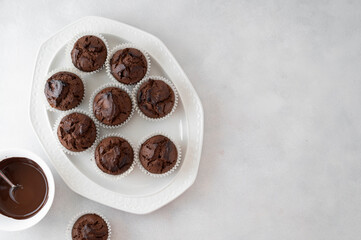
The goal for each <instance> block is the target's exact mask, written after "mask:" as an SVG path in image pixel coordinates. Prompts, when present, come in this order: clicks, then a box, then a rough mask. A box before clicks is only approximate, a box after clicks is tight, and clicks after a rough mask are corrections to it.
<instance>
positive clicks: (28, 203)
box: [0, 157, 49, 219]
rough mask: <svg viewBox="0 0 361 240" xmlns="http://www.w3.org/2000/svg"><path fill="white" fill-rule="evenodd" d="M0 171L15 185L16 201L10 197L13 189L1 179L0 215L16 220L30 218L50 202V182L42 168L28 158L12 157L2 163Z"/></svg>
mask: <svg viewBox="0 0 361 240" xmlns="http://www.w3.org/2000/svg"><path fill="white" fill-rule="evenodd" d="M0 170H1V171H3V173H4V174H5V176H7V178H9V180H10V181H12V182H13V183H14V184H15V185H17V184H19V185H21V187H19V188H16V189H15V190H14V193H13V194H14V197H15V200H16V201H17V202H15V201H13V200H12V199H11V197H10V191H11V187H10V185H9V184H8V183H6V182H5V180H4V179H2V178H0V214H3V215H5V216H7V217H11V218H14V219H26V218H30V217H32V216H33V215H35V214H36V213H38V212H39V211H40V209H41V208H42V207H43V206H44V205H45V203H46V201H47V200H48V191H49V186H48V181H47V179H46V176H45V174H44V172H43V170H42V169H41V167H40V166H39V165H38V164H37V163H35V162H34V161H32V160H30V159H28V158H22V157H12V158H7V159H4V160H3V161H1V162H0Z"/></svg>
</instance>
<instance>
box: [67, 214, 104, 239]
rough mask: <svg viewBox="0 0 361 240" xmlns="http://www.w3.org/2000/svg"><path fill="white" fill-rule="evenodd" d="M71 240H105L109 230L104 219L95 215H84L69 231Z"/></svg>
mask: <svg viewBox="0 0 361 240" xmlns="http://www.w3.org/2000/svg"><path fill="white" fill-rule="evenodd" d="M71 236H72V239H73V240H84V239H88V240H106V239H108V236H109V229H108V225H107V223H106V222H105V221H104V219H103V218H102V217H101V216H99V215H97V214H90V213H88V214H85V215H83V216H81V217H80V218H78V220H76V222H75V223H74V225H73V228H72V230H71Z"/></svg>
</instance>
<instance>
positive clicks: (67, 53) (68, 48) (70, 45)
mask: <svg viewBox="0 0 361 240" xmlns="http://www.w3.org/2000/svg"><path fill="white" fill-rule="evenodd" d="M84 36H95V37H98V38H100V39H101V40H102V41H103V42H104V44H105V47H106V49H107V57H106V59H105V62H104V64H103V65H102V66H101V67H100V68H99V69H97V70H94V71H92V72H85V71H82V70H80V69H78V68H77V67H75V66H74V64H73V62H72V60H71V51H72V50H73V47H74V44H75V43H76V41H78V40H79V38H81V37H84ZM108 58H109V45H108V41H107V40H106V39H105V37H104V36H103V35H102V34H100V33H97V32H92V31H85V32H81V33H78V34H76V35H75V36H74V37H73V38H72V39H71V40H70V41H69V43H68V44H67V46H66V48H65V59H66V62H67V64H68V65H71V66H73V67H74V68H76V69H78V71H81V72H82V73H83V74H84V75H91V74H94V73H97V72H99V71H100V70H102V69H103V68H104V67H105V65H106V62H107V61H108Z"/></svg>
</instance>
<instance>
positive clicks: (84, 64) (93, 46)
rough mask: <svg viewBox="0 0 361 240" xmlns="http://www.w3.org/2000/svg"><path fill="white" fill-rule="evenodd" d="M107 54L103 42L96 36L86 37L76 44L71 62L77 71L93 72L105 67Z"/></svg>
mask: <svg viewBox="0 0 361 240" xmlns="http://www.w3.org/2000/svg"><path fill="white" fill-rule="evenodd" d="M107 54H108V52H107V48H106V46H105V43H104V42H103V40H101V39H100V38H98V37H96V36H92V35H86V36H83V37H81V38H79V39H78V40H77V41H76V42H75V44H74V47H73V49H72V51H71V60H72V62H73V64H74V66H75V67H76V68H77V69H79V70H81V71H83V72H93V71H96V70H98V69H100V68H101V67H102V66H103V65H104V63H105V60H106V59H107Z"/></svg>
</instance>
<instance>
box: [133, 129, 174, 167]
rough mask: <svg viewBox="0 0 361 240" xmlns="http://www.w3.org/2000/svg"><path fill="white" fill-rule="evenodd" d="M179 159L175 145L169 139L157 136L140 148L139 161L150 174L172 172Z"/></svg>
mask: <svg viewBox="0 0 361 240" xmlns="http://www.w3.org/2000/svg"><path fill="white" fill-rule="evenodd" d="M177 158H178V151H177V148H176V146H175V145H174V143H173V142H172V141H171V140H170V139H169V138H167V137H165V136H162V135H156V136H154V137H151V138H149V139H148V140H146V141H145V142H144V143H143V144H142V145H141V147H140V150H139V160H140V163H141V164H142V166H143V167H144V168H145V169H146V170H147V171H148V172H150V173H154V174H162V173H166V172H168V171H169V170H171V169H172V168H173V167H174V166H175V164H176V162H177Z"/></svg>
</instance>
